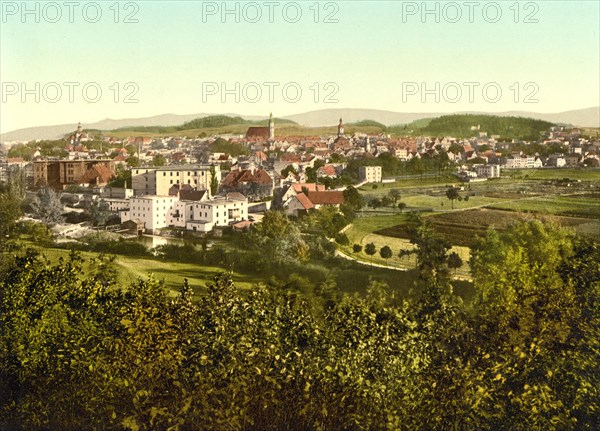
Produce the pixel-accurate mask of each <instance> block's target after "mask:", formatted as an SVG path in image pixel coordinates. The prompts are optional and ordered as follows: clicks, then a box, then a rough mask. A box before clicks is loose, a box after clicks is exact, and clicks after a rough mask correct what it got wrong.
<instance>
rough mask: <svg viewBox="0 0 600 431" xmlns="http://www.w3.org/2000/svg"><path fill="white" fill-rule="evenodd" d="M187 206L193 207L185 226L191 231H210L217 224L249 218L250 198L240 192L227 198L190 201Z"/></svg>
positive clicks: (225, 224)
mask: <svg viewBox="0 0 600 431" xmlns="http://www.w3.org/2000/svg"><path fill="white" fill-rule="evenodd" d="M186 208H188V209H191V211H190V213H191V214H192V215H191V217H190V219H188V220H187V221H186V222H185V228H186V229H187V230H191V231H197V232H210V231H211V230H213V228H214V227H217V226H229V225H230V224H231V223H235V222H238V221H242V220H248V199H247V198H246V197H244V196H242V195H240V194H238V193H232V194H230V195H229V196H228V197H227V198H219V199H214V200H211V201H205V202H194V203H193V204H192V203H188V204H187V206H186ZM186 215H187V214H186Z"/></svg>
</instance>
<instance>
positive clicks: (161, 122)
mask: <svg viewBox="0 0 600 431" xmlns="http://www.w3.org/2000/svg"><path fill="white" fill-rule="evenodd" d="M448 114H449V113H442V112H428V113H425V112H421V113H404V112H393V111H383V110H376V109H322V110H318V111H311V112H305V113H302V114H295V115H289V116H286V117H282V118H285V119H289V120H292V121H295V122H296V123H298V124H301V125H303V126H306V127H320V126H333V125H336V124H337V123H338V122H339V119H340V118H342V119H343V120H344V123H353V122H357V121H361V120H374V121H377V122H379V123H382V124H385V125H386V126H391V125H396V124H408V123H411V122H413V121H416V120H420V119H423V118H435V117H440V116H442V115H448ZM456 114H483V115H499V116H516V117H527V118H534V119H539V120H545V121H549V122H551V123H554V124H571V125H574V126H578V127H600V107H598V106H597V107H593V108H586V109H578V110H574V111H565V112H559V113H554V114H542V113H536V112H527V111H508V112H467V111H463V112H456ZM209 115H228V116H232V117H235V116H239V117H242V118H244V119H245V120H252V121H256V120H261V119H265V118H266V117H265V116H247V115H240V114H233V113H230V114H209V113H201V114H189V115H176V114H164V115H156V116H153V117H144V118H128V119H122V120H113V119H105V120H102V121H98V122H96V123H91V124H83V128H84V129H86V130H90V129H94V130H114V129H120V128H124V127H139V126H177V125H181V124H183V123H185V122H186V121H191V120H193V119H196V118H202V117H206V116H209ZM76 128H77V124H76V123H71V124H61V125H56V126H39V127H28V128H25V129H19V130H14V131H12V132H8V133H3V134H2V135H0V142H11V141H31V140H37V139H59V138H61V137H63V136H64V135H65V134H67V133H69V132H72V131H74V130H75V129H76Z"/></svg>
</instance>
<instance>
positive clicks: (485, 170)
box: [475, 165, 500, 178]
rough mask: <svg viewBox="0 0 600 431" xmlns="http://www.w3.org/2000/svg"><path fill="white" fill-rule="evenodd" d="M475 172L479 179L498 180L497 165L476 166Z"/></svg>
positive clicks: (498, 170)
mask: <svg viewBox="0 0 600 431" xmlns="http://www.w3.org/2000/svg"><path fill="white" fill-rule="evenodd" d="M475 172H477V176H478V177H480V178H500V166H499V165H477V166H475Z"/></svg>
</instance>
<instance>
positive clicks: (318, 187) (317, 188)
mask: <svg viewBox="0 0 600 431" xmlns="http://www.w3.org/2000/svg"><path fill="white" fill-rule="evenodd" d="M292 187H293V188H294V191H295V192H296V193H304V192H303V190H302V189H303V188H305V189H306V190H307V191H309V192H324V191H325V185H324V184H315V183H295V184H292Z"/></svg>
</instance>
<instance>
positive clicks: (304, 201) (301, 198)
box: [295, 193, 315, 210]
mask: <svg viewBox="0 0 600 431" xmlns="http://www.w3.org/2000/svg"><path fill="white" fill-rule="evenodd" d="M295 197H296V199H298V202H300V205H302V206H303V207H304V209H305V210H309V209H312V208H314V207H315V205H314V204H313V203H312V202H311V201H310V199H309V198H308V196H306V195H305V194H304V193H300V194H298V195H296V196H295Z"/></svg>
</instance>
